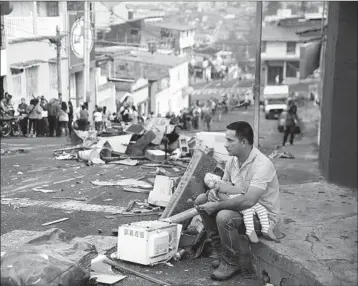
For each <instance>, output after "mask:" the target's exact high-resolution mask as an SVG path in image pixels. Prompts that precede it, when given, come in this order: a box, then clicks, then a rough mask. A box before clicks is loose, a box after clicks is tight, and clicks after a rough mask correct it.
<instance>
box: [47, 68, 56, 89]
mask: <svg viewBox="0 0 358 286" xmlns="http://www.w3.org/2000/svg"><path fill="white" fill-rule="evenodd" d="M48 67H49V79H50V89H57V63H49V64H48Z"/></svg>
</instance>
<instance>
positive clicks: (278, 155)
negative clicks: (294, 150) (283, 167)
mask: <svg viewBox="0 0 358 286" xmlns="http://www.w3.org/2000/svg"><path fill="white" fill-rule="evenodd" d="M268 157H269V158H270V159H275V158H282V159H294V158H295V156H293V155H292V154H291V153H289V152H278V151H277V150H274V151H273V152H272V153H271V154H270V155H268Z"/></svg>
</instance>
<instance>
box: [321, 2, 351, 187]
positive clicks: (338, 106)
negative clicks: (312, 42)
mask: <svg viewBox="0 0 358 286" xmlns="http://www.w3.org/2000/svg"><path fill="white" fill-rule="evenodd" d="M357 13H358V3H357V2H329V4H328V28H327V46H326V47H327V49H326V54H325V61H324V62H325V63H324V70H325V72H324V82H323V85H324V87H323V95H322V107H321V108H322V115H321V116H322V118H321V134H320V151H319V164H320V169H321V171H322V174H323V176H324V177H325V178H326V179H327V180H329V181H331V182H333V183H336V184H339V185H343V186H348V187H354V188H357V64H358V63H357ZM348 43H349V44H348Z"/></svg>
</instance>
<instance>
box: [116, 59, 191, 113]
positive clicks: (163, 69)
mask: <svg viewBox="0 0 358 286" xmlns="http://www.w3.org/2000/svg"><path fill="white" fill-rule="evenodd" d="M115 70H116V73H115V77H116V78H127V79H138V78H145V79H148V81H149V85H150V87H149V95H148V103H147V107H148V112H154V113H155V114H161V115H163V114H166V113H168V112H169V113H175V114H179V113H180V111H181V110H182V109H183V108H187V107H188V104H189V97H188V95H187V94H185V92H184V90H185V88H187V87H188V86H189V68H188V60H187V59H186V58H182V57H177V56H174V55H164V54H158V53H156V54H151V53H148V52H132V53H130V54H127V55H120V56H117V57H115Z"/></svg>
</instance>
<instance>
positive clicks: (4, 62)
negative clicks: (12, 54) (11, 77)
mask: <svg viewBox="0 0 358 286" xmlns="http://www.w3.org/2000/svg"><path fill="white" fill-rule="evenodd" d="M0 62H1V70H0V71H1V76H4V75H6V74H7V55H6V49H4V50H1V61H0Z"/></svg>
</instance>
